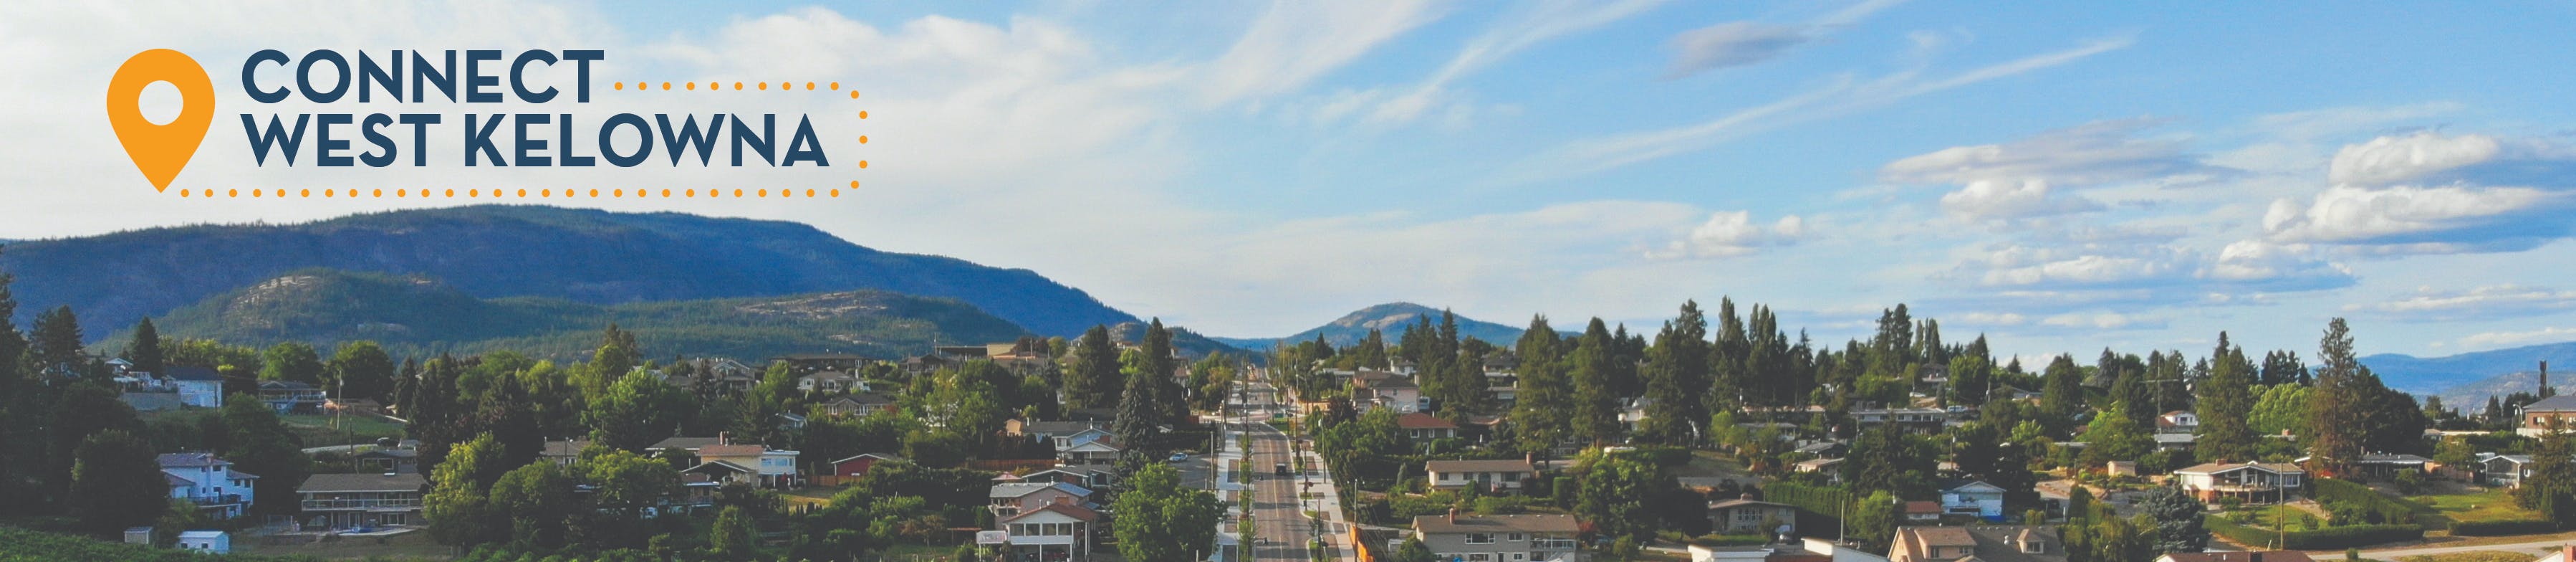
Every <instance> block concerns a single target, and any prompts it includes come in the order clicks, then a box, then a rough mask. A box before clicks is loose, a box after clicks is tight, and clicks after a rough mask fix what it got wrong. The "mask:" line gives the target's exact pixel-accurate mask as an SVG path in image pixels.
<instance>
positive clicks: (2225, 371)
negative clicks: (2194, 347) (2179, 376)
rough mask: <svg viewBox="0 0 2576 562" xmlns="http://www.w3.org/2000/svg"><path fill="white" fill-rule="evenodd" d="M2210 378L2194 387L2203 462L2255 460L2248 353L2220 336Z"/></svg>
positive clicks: (2251, 389)
mask: <svg viewBox="0 0 2576 562" xmlns="http://www.w3.org/2000/svg"><path fill="white" fill-rule="evenodd" d="M2210 363H2211V364H2210V367H2209V378H2208V379H2206V380H2202V381H2200V384H2197V385H2194V386H2196V387H2198V389H2199V391H2200V404H2199V412H2198V414H2199V415H2200V438H2199V441H2198V445H2197V446H2198V450H2197V451H2196V452H2197V453H2198V457H2199V459H2200V460H2201V462H2223V461H2248V460H2254V452H2255V447H2256V445H2257V444H2256V442H2255V439H2256V438H2255V436H2254V430H2253V428H2252V425H2250V423H2249V416H2252V415H2253V413H2254V388H2253V382H2254V365H2253V364H2252V363H2251V362H2249V361H2247V360H2246V359H2245V350H2244V349H2242V348H2238V347H2234V346H2231V345H2229V344H2228V343H2227V333H2226V332H2219V333H2218V350H2217V351H2214V352H2212V354H2211V356H2210Z"/></svg>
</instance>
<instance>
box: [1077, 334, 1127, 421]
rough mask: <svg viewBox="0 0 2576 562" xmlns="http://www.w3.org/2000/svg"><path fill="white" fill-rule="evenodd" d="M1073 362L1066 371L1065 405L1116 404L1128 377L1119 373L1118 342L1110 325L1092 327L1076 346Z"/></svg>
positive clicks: (1099, 405) (1087, 406)
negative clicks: (1111, 337) (1110, 336)
mask: <svg viewBox="0 0 2576 562" xmlns="http://www.w3.org/2000/svg"><path fill="white" fill-rule="evenodd" d="M1069 359H1070V360H1071V361H1072V363H1073V364H1072V365H1071V366H1069V367H1068V368H1066V369H1065V372H1064V378H1065V380H1064V408H1065V409H1067V410H1078V409H1085V408H1100V407H1106V406H1108V405H1110V404H1115V403H1117V397H1118V393H1119V391H1121V390H1122V389H1124V388H1125V386H1126V380H1125V377H1123V376H1122V375H1121V374H1120V373H1119V372H1118V343H1117V342H1113V341H1110V340H1109V327H1108V326H1092V327H1091V329H1089V330H1084V331H1083V332H1082V338H1080V339H1079V340H1076V341H1075V342H1074V345H1073V352H1072V357H1070V358H1069Z"/></svg>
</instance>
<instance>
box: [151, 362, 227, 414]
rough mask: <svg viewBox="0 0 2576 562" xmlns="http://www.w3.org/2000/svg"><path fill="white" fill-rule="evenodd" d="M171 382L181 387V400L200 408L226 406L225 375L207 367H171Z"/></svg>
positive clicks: (169, 371) (183, 402)
mask: <svg viewBox="0 0 2576 562" xmlns="http://www.w3.org/2000/svg"><path fill="white" fill-rule="evenodd" d="M164 370H165V371H168V373H167V374H168V376H169V377H170V381H171V384H172V385H174V386H177V387H179V402H180V403H182V404H187V405H189V406H195V407H199V408H221V407H224V377H223V376H222V375H218V374H215V370H214V369H208V368H205V367H170V368H168V369H164Z"/></svg>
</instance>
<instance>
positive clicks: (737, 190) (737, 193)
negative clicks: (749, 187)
mask: <svg viewBox="0 0 2576 562" xmlns="http://www.w3.org/2000/svg"><path fill="white" fill-rule="evenodd" d="M733 196H735V197H741V196H742V188H739V187H737V188H734V189H733Z"/></svg>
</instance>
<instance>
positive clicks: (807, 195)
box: [805, 187, 814, 197]
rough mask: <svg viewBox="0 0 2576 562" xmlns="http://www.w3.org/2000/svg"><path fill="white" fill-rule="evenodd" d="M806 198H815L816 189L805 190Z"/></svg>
mask: <svg viewBox="0 0 2576 562" xmlns="http://www.w3.org/2000/svg"><path fill="white" fill-rule="evenodd" d="M805 196H806V197H813V196H814V188H811V187H808V188H805Z"/></svg>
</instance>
